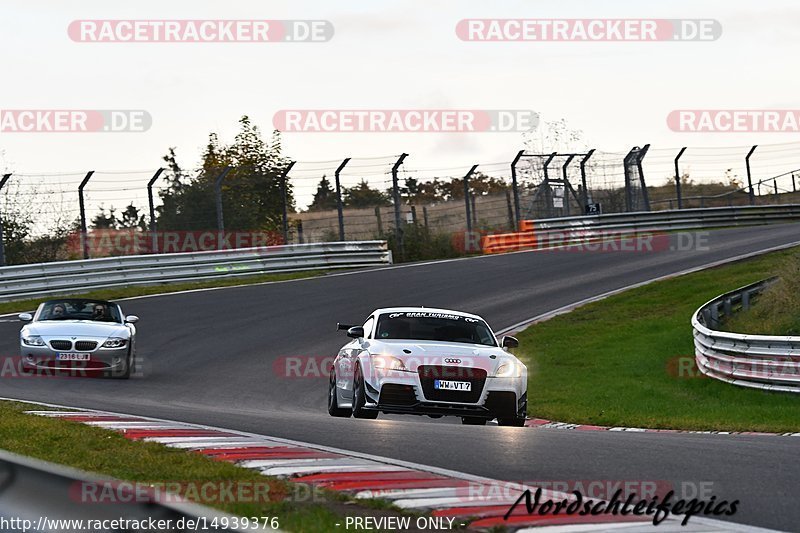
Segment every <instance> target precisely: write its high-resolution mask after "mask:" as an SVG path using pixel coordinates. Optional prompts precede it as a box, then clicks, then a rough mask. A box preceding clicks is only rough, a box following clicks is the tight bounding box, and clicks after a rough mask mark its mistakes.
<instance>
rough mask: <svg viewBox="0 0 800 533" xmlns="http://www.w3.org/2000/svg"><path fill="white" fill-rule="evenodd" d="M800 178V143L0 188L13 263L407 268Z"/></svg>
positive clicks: (757, 199)
mask: <svg viewBox="0 0 800 533" xmlns="http://www.w3.org/2000/svg"><path fill="white" fill-rule="evenodd" d="M798 179H800V144H799V143H786V144H776V145H767V146H759V147H752V146H742V147H733V148H702V147H686V148H684V147H678V148H657V147H650V146H649V145H647V144H642V145H639V146H636V147H634V148H632V149H631V150H628V151H625V152H604V151H600V150H589V149H585V150H577V151H574V152H569V153H560V152H559V153H531V152H528V151H517V152H511V153H509V157H508V159H507V160H505V161H495V162H489V163H487V162H480V161H472V162H470V161H468V162H464V164H462V165H459V166H454V167H444V168H442V167H428V166H425V165H424V164H422V162H420V161H416V160H415V159H414V158H413V156H411V155H407V154H391V155H385V156H378V157H356V156H353V157H349V158H344V159H341V160H329V161H296V162H287V161H278V162H275V163H274V165H272V166H271V167H268V168H267V169H266V170H263V169H262V170H259V171H258V172H251V171H249V170H248V169H246V168H232V167H225V168H203V169H197V170H195V171H192V172H183V171H180V172H178V171H175V170H172V169H167V170H164V169H152V170H140V171H96V172H95V171H86V172H65V173H53V174H34V173H25V172H19V173H13V174H7V175H5V176H4V177H3V178H2V180H0V223H1V224H2V225H1V226H0V230H2V233H1V234H0V243H2V245H3V246H0V263H10V264H19V263H29V262H42V261H54V260H67V259H75V258H81V257H100V256H107V255H122V254H140V253H164V252H183V251H186V252H190V251H197V250H203V249H219V248H231V247H248V246H260V245H272V244H282V243H304V242H305V243H308V242H322V241H339V240H363V239H372V238H377V239H388V240H389V241H390V243H391V244H392V246H393V247H394V248H395V250H396V257H397V258H398V259H400V260H403V259H406V260H407V259H411V258H420V257H422V256H425V255H426V254H428V255H431V254H433V255H436V254H438V255H447V254H457V253H462V252H463V251H465V250H466V251H470V246H469V245H468V243H467V241H468V240H469V239H470V238H471V237H470V236H471V235H474V234H478V235H480V234H486V233H493V232H507V231H510V230H514V229H515V228H517V227H518V224H519V221H520V220H526V219H541V218H551V217H563V216H575V215H582V214H587V213H588V214H596V213H619V212H628V211H640V210H656V209H679V208H694V207H714V206H725V205H747V204H772V203H795V202H798V194H797V185H798V183H797V180H798ZM417 241H419V242H417ZM425 247H428V249H429V251H428V252H424V250H423V249H425ZM414 250H417V252H418V253H417V252H414ZM420 250H423V251H420ZM431 250H433V251H431ZM423 252H424V253H423ZM420 254H421V255H420Z"/></svg>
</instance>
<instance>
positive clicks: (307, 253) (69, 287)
mask: <svg viewBox="0 0 800 533" xmlns="http://www.w3.org/2000/svg"><path fill="white" fill-rule="evenodd" d="M391 263H392V252H391V251H390V250H389V249H388V246H387V244H386V241H351V242H328V243H320V244H292V245H284V246H266V247H259V248H240V249H235V250H220V251H216V250H215V251H205V252H193V253H174V254H160V255H133V256H121V257H107V258H102V259H87V260H81V261H60V262H55V263H37V264H34V265H20V266H11V267H3V268H0V301H10V300H18V299H21V298H30V297H38V296H43V295H56V294H70V293H77V292H81V291H86V290H92V289H101V288H108V287H123V286H129V285H157V284H163V283H175V282H184V281H201V280H207V279H212V278H232V277H240V276H250V275H254V274H265V273H281V272H301V271H306V270H330V269H343V268H359V267H367V266H379V265H385V264H391Z"/></svg>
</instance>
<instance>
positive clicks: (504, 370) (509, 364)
mask: <svg viewBox="0 0 800 533" xmlns="http://www.w3.org/2000/svg"><path fill="white" fill-rule="evenodd" d="M521 376H522V365H521V364H519V363H518V362H516V361H512V360H509V361H506V362H505V363H502V364H501V365H500V366H499V367H498V368H497V372H495V377H498V378H518V377H521Z"/></svg>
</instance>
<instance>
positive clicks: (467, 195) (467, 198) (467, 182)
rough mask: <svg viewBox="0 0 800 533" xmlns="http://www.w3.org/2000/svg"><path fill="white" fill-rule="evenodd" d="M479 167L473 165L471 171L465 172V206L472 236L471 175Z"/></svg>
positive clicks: (469, 232) (468, 226)
mask: <svg viewBox="0 0 800 533" xmlns="http://www.w3.org/2000/svg"><path fill="white" fill-rule="evenodd" d="M476 168H478V165H472V168H471V169H469V172H467V173H466V174H464V206H465V207H466V210H467V236H468V237H471V235H472V213H471V212H470V205H469V204H470V201H469V200H470V198H469V177H470V176H472V173H473V172H475V169H476Z"/></svg>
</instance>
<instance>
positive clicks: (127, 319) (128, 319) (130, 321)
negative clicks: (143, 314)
mask: <svg viewBox="0 0 800 533" xmlns="http://www.w3.org/2000/svg"><path fill="white" fill-rule="evenodd" d="M138 321H139V317H138V316H136V315H128V316H126V317H125V322H127V323H128V324H136V323H137V322H138Z"/></svg>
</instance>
